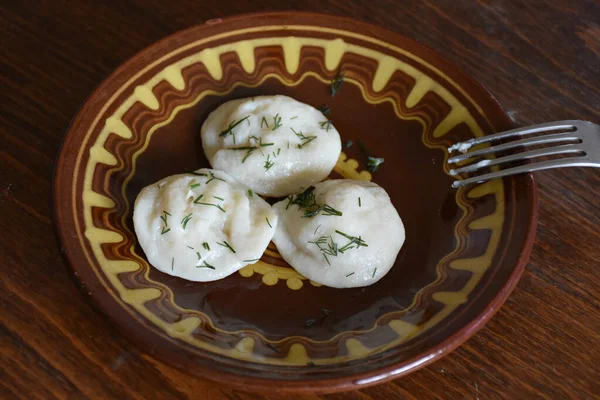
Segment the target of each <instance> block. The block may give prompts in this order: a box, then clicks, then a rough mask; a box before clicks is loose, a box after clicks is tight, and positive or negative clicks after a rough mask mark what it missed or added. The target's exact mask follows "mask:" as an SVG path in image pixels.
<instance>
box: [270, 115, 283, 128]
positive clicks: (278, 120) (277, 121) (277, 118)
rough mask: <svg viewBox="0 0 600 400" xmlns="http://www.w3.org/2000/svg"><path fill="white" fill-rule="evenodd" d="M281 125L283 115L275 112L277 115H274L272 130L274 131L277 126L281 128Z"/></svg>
mask: <svg viewBox="0 0 600 400" xmlns="http://www.w3.org/2000/svg"><path fill="white" fill-rule="evenodd" d="M280 126H281V117H280V116H279V114H275V116H274V117H273V129H271V130H272V131H274V130H276V129H277V128H279V127H280Z"/></svg>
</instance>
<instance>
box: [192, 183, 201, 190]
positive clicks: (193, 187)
mask: <svg viewBox="0 0 600 400" xmlns="http://www.w3.org/2000/svg"><path fill="white" fill-rule="evenodd" d="M198 186H200V184H199V183H194V184H192V185H190V189H196V188H197V187H198Z"/></svg>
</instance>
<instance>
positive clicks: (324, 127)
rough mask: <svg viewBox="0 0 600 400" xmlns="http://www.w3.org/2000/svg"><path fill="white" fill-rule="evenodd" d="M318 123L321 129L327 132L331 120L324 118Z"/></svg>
mask: <svg viewBox="0 0 600 400" xmlns="http://www.w3.org/2000/svg"><path fill="white" fill-rule="evenodd" d="M319 125H321V129H325V132H329V130H330V129H331V126H332V125H331V120H329V119H328V120H325V121H322V122H319Z"/></svg>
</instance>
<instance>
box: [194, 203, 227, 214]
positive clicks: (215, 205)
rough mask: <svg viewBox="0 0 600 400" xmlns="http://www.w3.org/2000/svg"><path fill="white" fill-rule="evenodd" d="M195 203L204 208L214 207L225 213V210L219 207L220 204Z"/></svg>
mask: <svg viewBox="0 0 600 400" xmlns="http://www.w3.org/2000/svg"><path fill="white" fill-rule="evenodd" d="M194 203H196V204H201V205H203V206H213V207H216V208H218V209H219V210H221V211H223V212H225V210H224V209H223V207H221V206H220V205H218V204H212V203H204V202H201V201H199V202H194Z"/></svg>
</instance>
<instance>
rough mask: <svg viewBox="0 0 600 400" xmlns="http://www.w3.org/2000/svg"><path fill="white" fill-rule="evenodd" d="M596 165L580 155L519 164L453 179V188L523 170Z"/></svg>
mask: <svg viewBox="0 0 600 400" xmlns="http://www.w3.org/2000/svg"><path fill="white" fill-rule="evenodd" d="M594 166H597V164H596V163H593V162H588V161H581V158H580V157H573V158H561V159H558V160H550V161H540V162H537V163H531V164H525V165H520V166H518V167H514V168H508V169H503V170H501V171H496V172H491V173H489V174H483V175H479V176H474V177H472V178H468V179H463V180H462V181H454V182H452V187H453V188H459V187H461V186H465V185H469V184H471V183H477V182H483V181H488V180H490V179H495V178H503V177H505V176H509V175H515V174H520V173H523V172H533V171H541V170H544V169H551V168H561V167H594Z"/></svg>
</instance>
